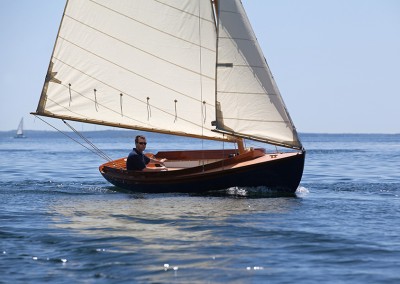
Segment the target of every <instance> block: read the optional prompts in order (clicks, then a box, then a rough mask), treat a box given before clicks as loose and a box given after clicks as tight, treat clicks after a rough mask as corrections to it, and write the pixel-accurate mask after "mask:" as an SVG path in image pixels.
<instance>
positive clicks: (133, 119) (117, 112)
mask: <svg viewBox="0 0 400 284" xmlns="http://www.w3.org/2000/svg"><path fill="white" fill-rule="evenodd" d="M62 85H63V86H64V87H66V86H65V85H64V84H62ZM72 90H73V89H72ZM73 91H74V90H73ZM74 92H75V93H77V94H79V95H80V96H81V97H84V98H85V99H87V100H89V101H92V102H94V103H96V102H95V100H93V99H91V98H89V97H87V96H85V95H83V94H82V93H80V92H77V91H74ZM125 94H126V93H125ZM126 95H127V96H129V97H132V96H130V95H129V94H126ZM134 99H136V98H134ZM48 100H49V101H51V102H52V103H54V104H56V105H58V106H59V107H62V108H64V109H65V110H67V111H68V112H71V113H73V114H75V115H77V117H83V118H86V119H88V120H90V119H89V118H88V117H87V116H85V115H82V114H80V113H77V112H74V111H72V110H71V109H69V108H67V107H65V106H63V105H61V104H59V103H58V102H56V101H54V100H52V99H51V98H48ZM136 100H138V101H139V102H142V101H141V100H139V99H136ZM142 103H144V102H142ZM97 104H98V105H100V106H102V107H103V108H105V109H107V110H109V111H111V112H113V113H116V114H121V113H120V112H119V111H116V110H113V109H111V108H110V107H108V106H105V105H103V104H101V103H99V102H97ZM153 108H155V109H157V110H159V111H161V112H163V113H165V114H167V115H170V116H171V117H174V119H175V120H177V119H178V118H179V119H180V120H182V121H185V122H186V123H189V124H191V125H193V126H196V127H199V128H201V127H204V126H203V125H199V124H197V123H194V122H192V121H190V120H187V119H185V118H182V117H180V116H178V115H177V113H175V114H172V113H169V112H167V111H165V110H163V109H160V108H158V107H155V106H153ZM124 117H125V118H128V119H130V120H132V121H135V122H136V123H139V124H141V123H142V122H141V121H139V120H136V119H135V118H132V117H130V116H127V115H124ZM205 129H207V130H208V131H211V130H212V129H211V128H207V127H205Z"/></svg>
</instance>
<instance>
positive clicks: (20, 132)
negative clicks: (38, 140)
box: [14, 118, 26, 138]
mask: <svg viewBox="0 0 400 284" xmlns="http://www.w3.org/2000/svg"><path fill="white" fill-rule="evenodd" d="M14 138H26V136H25V135H24V118H21V120H20V122H19V124H18V128H17V133H16V134H15V136H14Z"/></svg>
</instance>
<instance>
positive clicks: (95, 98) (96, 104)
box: [93, 89, 98, 112]
mask: <svg viewBox="0 0 400 284" xmlns="http://www.w3.org/2000/svg"><path fill="white" fill-rule="evenodd" d="M93 91H94V107H95V108H96V112H98V109H97V107H98V103H97V96H96V92H97V90H96V89H93Z"/></svg>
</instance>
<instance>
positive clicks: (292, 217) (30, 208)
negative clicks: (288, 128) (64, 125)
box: [0, 131, 400, 283]
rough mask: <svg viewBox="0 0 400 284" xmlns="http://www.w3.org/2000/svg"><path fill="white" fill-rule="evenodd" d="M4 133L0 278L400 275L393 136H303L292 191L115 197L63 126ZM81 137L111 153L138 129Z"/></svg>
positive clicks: (303, 279)
mask: <svg viewBox="0 0 400 284" xmlns="http://www.w3.org/2000/svg"><path fill="white" fill-rule="evenodd" d="M13 135H14V133H11V132H0V177H1V179H0V200H1V205H0V283H43V282H56V283H400V135H327V134H302V135H301V137H302V141H303V143H304V146H305V148H306V149H307V150H308V151H307V159H306V166H305V172H304V176H303V179H302V182H301V186H300V187H299V188H298V190H297V193H296V197H276V196H270V195H269V196H268V195H265V196H257V195H254V194H252V192H251V191H249V190H247V189H246V188H241V189H229V190H227V191H224V192H222V193H218V194H207V195H189V194H127V193H122V192H118V191H117V190H116V188H115V187H113V186H112V185H110V184H109V183H107V182H106V181H105V180H104V179H103V178H102V176H101V175H100V173H99V172H98V166H99V165H100V164H101V163H103V160H101V159H100V158H99V157H98V156H96V155H94V154H93V153H92V152H90V151H88V150H87V149H85V148H83V147H82V146H81V145H79V144H77V143H75V142H73V141H71V140H70V139H68V138H66V137H64V136H62V135H61V134H59V133H53V132H28V133H27V136H28V137H27V138H25V139H14V138H12V136H13ZM85 135H86V136H87V137H88V138H89V139H91V141H92V142H93V143H94V144H95V145H96V146H97V147H98V148H100V149H102V150H104V151H105V152H106V153H107V154H108V155H109V156H111V157H112V158H118V157H121V156H124V155H126V154H127V153H128V152H129V151H130V149H131V147H132V146H133V143H132V136H133V135H135V133H134V132H130V131H104V132H103V131H102V132H100V131H99V132H87V133H85ZM147 140H148V142H150V143H149V144H148V150H149V151H151V152H156V151H157V150H167V149H189V148H192V147H200V148H201V147H203V148H209V147H213V146H214V145H211V144H212V143H207V142H202V141H200V142H193V141H191V140H187V139H183V138H171V137H168V136H155V135H154V134H153V135H150V134H149V135H148V139H147ZM196 143H197V145H196ZM223 146H225V145H223ZM218 147H220V145H218Z"/></svg>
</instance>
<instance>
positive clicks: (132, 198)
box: [49, 194, 301, 242]
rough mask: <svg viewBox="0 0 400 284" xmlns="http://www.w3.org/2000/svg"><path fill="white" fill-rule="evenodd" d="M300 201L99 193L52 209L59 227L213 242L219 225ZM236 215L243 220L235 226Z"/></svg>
mask: <svg viewBox="0 0 400 284" xmlns="http://www.w3.org/2000/svg"><path fill="white" fill-rule="evenodd" d="M300 203H301V200H299V199H296V198H259V199H257V198H254V199H248V198H235V197H230V198H227V197H226V196H225V197H221V198H219V197H218V196H213V195H203V196H189V195H183V194H176V195H175V194H168V195H165V194H156V195H151V194H106V195H99V196H96V200H93V196H90V198H87V197H86V196H81V198H80V199H77V198H76V196H75V197H74V198H69V199H68V198H67V199H63V200H61V201H60V202H57V203H56V204H54V205H53V206H51V207H50V208H49V210H50V211H52V212H53V216H54V224H55V226H57V227H62V228H65V229H72V230H75V231H76V232H79V233H80V234H85V235H98V236H106V235H107V236H108V237H134V238H136V239H138V240H142V241H146V240H156V239H159V240H162V239H164V240H168V241H169V242H170V241H171V240H179V241H184V240H185V239H192V238H196V239H197V240H199V241H201V240H203V241H207V240H209V237H210V233H211V229H213V230H214V232H213V234H215V229H216V228H217V227H221V228H222V227H224V226H237V227H238V228H240V227H241V226H253V225H256V224H255V223H257V222H261V221H262V219H260V218H257V214H260V215H266V214H285V213H288V212H289V211H291V210H293V208H296V207H297V206H299V204H300ZM54 213H56V214H54ZM246 215H249V216H251V220H247V219H246ZM236 216H240V218H238V221H237V222H236V223H233V224H232V220H234V219H235V217H236ZM194 232H195V235H194V234H193V233H194Z"/></svg>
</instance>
